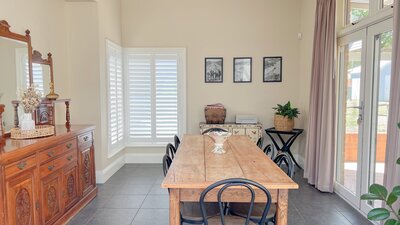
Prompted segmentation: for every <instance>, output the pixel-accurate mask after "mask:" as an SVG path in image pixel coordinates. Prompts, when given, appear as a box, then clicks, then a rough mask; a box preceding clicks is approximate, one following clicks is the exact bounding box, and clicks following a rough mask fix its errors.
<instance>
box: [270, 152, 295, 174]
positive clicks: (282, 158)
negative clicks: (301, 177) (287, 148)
mask: <svg viewBox="0 0 400 225" xmlns="http://www.w3.org/2000/svg"><path fill="white" fill-rule="evenodd" d="M274 162H275V163H276V164H277V165H278V166H279V167H280V168H281V169H282V170H283V171H285V169H286V171H285V172H286V174H287V175H288V176H289V177H292V176H293V172H294V165H293V161H292V159H291V158H290V156H289V155H288V154H287V153H286V152H281V153H279V154H278V155H276V157H275V159H274ZM283 164H285V166H286V168H283V167H282V166H283Z"/></svg>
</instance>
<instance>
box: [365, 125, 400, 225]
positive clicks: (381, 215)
mask: <svg viewBox="0 0 400 225" xmlns="http://www.w3.org/2000/svg"><path fill="white" fill-rule="evenodd" d="M397 126H398V127H399V128H400V123H398V124H397ZM397 164H398V165H400V158H398V159H397ZM399 197H400V185H397V186H395V187H394V188H393V190H392V192H390V193H388V190H387V188H386V187H385V186H382V185H380V184H372V185H371V186H370V187H369V189H368V193H367V194H363V195H362V196H361V199H362V200H369V201H373V200H380V201H383V202H384V203H385V207H381V208H375V209H372V210H371V211H369V213H368V219H369V220H373V221H384V222H385V223H384V224H385V225H400V209H395V208H394V203H395V202H396V201H397V199H398V198H399ZM391 216H392V217H391Z"/></svg>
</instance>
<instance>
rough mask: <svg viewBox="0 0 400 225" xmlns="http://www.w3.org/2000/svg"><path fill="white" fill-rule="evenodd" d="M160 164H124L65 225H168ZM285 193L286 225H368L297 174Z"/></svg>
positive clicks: (341, 202)
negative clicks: (294, 188)
mask: <svg viewBox="0 0 400 225" xmlns="http://www.w3.org/2000/svg"><path fill="white" fill-rule="evenodd" d="M163 179H164V176H163V175H162V166H161V164H158V165H157V164H150V165H146V164H127V165H125V166H124V167H122V168H121V169H120V170H119V171H118V172H117V173H115V174H114V175H113V176H112V177H111V178H110V179H109V180H108V181H107V182H106V183H105V184H103V185H99V186H98V187H99V193H98V196H97V197H96V199H94V200H93V201H92V202H91V203H90V204H89V205H88V206H87V207H85V208H84V209H83V210H82V211H81V212H80V213H79V214H78V215H76V216H75V217H74V218H73V219H72V220H71V221H70V222H69V223H68V225H109V224H113V225H125V224H132V225H168V224H169V222H168V220H169V219H168V218H169V214H168V205H169V199H168V191H167V190H166V189H162V188H161V187H160V185H161V183H162V181H163ZM294 180H295V181H296V182H297V183H298V184H299V186H300V188H299V190H291V191H290V192H289V215H288V225H372V223H370V222H369V221H368V220H367V219H365V217H364V216H363V215H361V214H360V213H359V212H358V211H356V210H355V209H353V208H352V207H351V206H350V205H349V204H348V203H346V202H345V201H344V200H343V199H341V198H340V197H339V196H337V195H336V194H329V193H322V192H320V191H318V190H317V189H315V188H314V187H313V186H312V185H309V184H308V183H307V181H306V180H305V179H303V178H302V171H297V172H296V175H295V176H294Z"/></svg>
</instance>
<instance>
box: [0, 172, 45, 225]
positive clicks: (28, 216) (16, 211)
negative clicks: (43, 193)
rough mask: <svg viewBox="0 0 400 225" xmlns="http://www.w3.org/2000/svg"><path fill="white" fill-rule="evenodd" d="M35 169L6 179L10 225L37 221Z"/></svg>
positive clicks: (37, 204) (21, 224)
mask: <svg viewBox="0 0 400 225" xmlns="http://www.w3.org/2000/svg"><path fill="white" fill-rule="evenodd" d="M34 180H35V171H34V170H33V169H31V170H27V171H24V172H21V173H19V174H18V176H17V177H12V178H10V179H8V180H7V181H6V193H7V197H6V198H7V202H8V204H7V218H8V225H26V224H28V225H31V224H38V223H37V219H36V218H37V211H38V206H39V202H37V196H36V194H37V192H36V191H37V190H36V187H35V183H34Z"/></svg>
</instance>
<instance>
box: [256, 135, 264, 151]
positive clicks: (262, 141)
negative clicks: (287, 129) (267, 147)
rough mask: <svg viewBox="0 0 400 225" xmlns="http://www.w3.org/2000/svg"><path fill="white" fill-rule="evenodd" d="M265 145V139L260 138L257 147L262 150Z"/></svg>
mask: <svg viewBox="0 0 400 225" xmlns="http://www.w3.org/2000/svg"><path fill="white" fill-rule="evenodd" d="M263 143H264V139H263V138H262V137H260V138H259V139H258V141H257V146H258V147H259V148H260V149H262V146H263Z"/></svg>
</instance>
